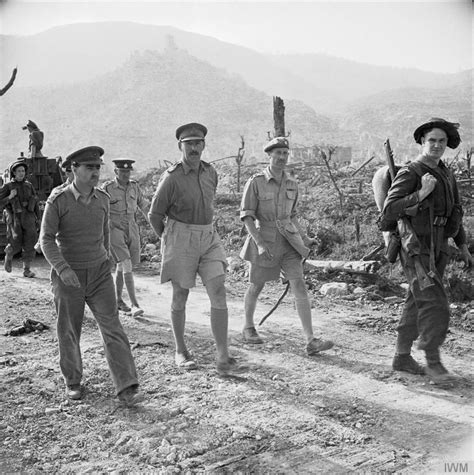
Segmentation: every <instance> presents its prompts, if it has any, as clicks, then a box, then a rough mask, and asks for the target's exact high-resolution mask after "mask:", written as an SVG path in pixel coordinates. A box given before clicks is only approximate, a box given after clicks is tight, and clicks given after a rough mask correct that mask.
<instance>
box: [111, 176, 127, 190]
mask: <svg viewBox="0 0 474 475" xmlns="http://www.w3.org/2000/svg"><path fill="white" fill-rule="evenodd" d="M129 183H130V182H128V183H127V185H128V184H129ZM127 185H121V184H120V183H119V181H118V178H117V177H115V178H114V183H113V186H114V188H120V189H122V190H125V188H127Z"/></svg>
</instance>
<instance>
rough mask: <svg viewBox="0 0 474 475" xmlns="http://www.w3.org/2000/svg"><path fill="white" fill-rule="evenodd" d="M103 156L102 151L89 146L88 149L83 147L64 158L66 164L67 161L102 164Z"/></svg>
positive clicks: (99, 148)
mask: <svg viewBox="0 0 474 475" xmlns="http://www.w3.org/2000/svg"><path fill="white" fill-rule="evenodd" d="M103 154H104V149H103V148H101V147H97V146H95V145H91V146H90V147H84V148H81V149H79V150H76V151H75V152H72V153H71V154H70V155H68V156H67V157H66V160H65V161H66V162H67V161H68V160H69V161H70V162H71V163H77V164H79V165H80V164H82V163H102V159H101V158H100V157H102V155H103Z"/></svg>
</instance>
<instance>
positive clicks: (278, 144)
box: [263, 137, 290, 152]
mask: <svg viewBox="0 0 474 475" xmlns="http://www.w3.org/2000/svg"><path fill="white" fill-rule="evenodd" d="M274 148H290V144H289V143H288V140H287V139H286V138H285V137H275V138H274V139H272V140H270V142H268V143H267V144H266V145H265V147H263V151H264V152H270V151H271V150H273V149H274Z"/></svg>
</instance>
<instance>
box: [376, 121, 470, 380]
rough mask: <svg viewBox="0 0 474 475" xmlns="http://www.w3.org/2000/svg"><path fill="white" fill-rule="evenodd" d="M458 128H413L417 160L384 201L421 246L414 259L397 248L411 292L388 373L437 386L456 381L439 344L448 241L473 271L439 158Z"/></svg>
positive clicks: (449, 179) (445, 315)
mask: <svg viewBox="0 0 474 475" xmlns="http://www.w3.org/2000/svg"><path fill="white" fill-rule="evenodd" d="M458 127H459V124H458V123H455V122H449V121H447V120H445V119H441V118H437V117H435V118H432V119H430V120H428V121H427V122H425V123H423V124H421V125H420V126H419V127H417V128H416V129H415V132H414V133H413V137H414V139H415V141H416V142H417V143H418V144H420V145H421V150H420V153H419V155H418V156H417V157H416V158H415V159H414V160H413V161H412V162H411V163H410V164H409V165H408V166H406V167H403V168H401V169H400V170H399V172H398V173H397V176H396V177H395V179H394V180H393V182H392V184H391V187H390V189H389V191H388V194H387V198H386V199H385V203H384V208H383V213H384V217H385V218H386V219H387V220H388V221H392V220H394V221H396V220H397V219H399V218H400V217H403V216H405V217H408V219H409V222H410V224H411V226H412V231H413V237H414V238H415V239H416V240H417V242H418V243H419V246H420V252H419V254H418V255H417V256H413V255H411V253H408V252H406V250H405V248H404V247H403V246H402V248H401V249H400V262H401V264H402V267H403V270H404V272H405V275H406V278H407V282H409V284H410V288H409V290H408V293H407V297H406V300H405V305H404V308H403V310H402V314H401V318H400V322H399V324H398V326H397V333H398V335H397V341H396V346H395V355H394V358H393V361H392V368H393V369H394V370H397V371H405V372H407V373H412V374H423V373H424V374H426V375H428V377H429V378H430V379H431V381H432V382H433V383H435V384H441V385H443V384H452V383H454V382H456V380H457V379H458V378H456V377H455V376H454V375H452V374H450V373H449V372H448V370H447V369H446V368H445V367H444V366H443V364H442V363H441V358H440V347H441V345H442V344H443V342H444V340H445V338H446V335H447V332H448V328H449V320H450V309H449V302H448V298H447V295H446V291H445V289H444V285H443V273H444V270H445V268H446V265H447V264H448V261H449V254H450V251H449V245H448V239H449V238H453V240H454V242H455V244H456V245H457V246H458V248H459V250H460V256H461V259H462V260H463V261H464V263H465V265H466V267H471V266H472V257H471V254H470V252H469V249H468V245H467V242H468V241H467V236H466V232H465V229H464V227H463V224H462V208H461V200H460V197H459V191H458V187H457V184H456V179H455V176H454V173H453V171H452V170H450V168H449V167H447V166H446V165H445V164H444V162H443V160H442V159H441V158H442V156H443V154H444V152H445V151H446V147H450V148H452V149H454V148H456V147H457V146H458V145H459V143H460V142H461V138H460V136H459V133H458V130H457V129H458ZM417 265H422V266H423V267H424V268H425V269H426V270H428V269H429V270H430V273H429V275H430V276H431V279H432V280H431V282H430V284H432V285H428V286H422V285H421V283H420V280H419V278H418V272H417ZM416 340H417V341H418V345H417V346H418V349H420V350H423V351H424V352H425V358H426V366H425V367H422V366H421V365H420V364H419V363H418V362H417V361H416V360H415V359H414V358H413V357H412V355H411V350H412V346H413V343H414V342H415V341H416Z"/></svg>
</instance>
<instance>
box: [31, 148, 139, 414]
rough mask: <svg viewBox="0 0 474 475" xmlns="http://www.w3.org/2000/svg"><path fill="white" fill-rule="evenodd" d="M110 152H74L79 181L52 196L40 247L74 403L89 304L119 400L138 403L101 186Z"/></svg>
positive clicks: (72, 158) (61, 359) (61, 360)
mask: <svg viewBox="0 0 474 475" xmlns="http://www.w3.org/2000/svg"><path fill="white" fill-rule="evenodd" d="M103 153H104V151H103V149H102V148H100V147H95V146H92V147H86V148H83V149H80V150H78V151H76V152H74V153H72V154H71V155H70V156H69V157H68V158H67V159H66V161H67V160H69V161H70V162H71V166H72V171H73V173H74V181H73V182H72V183H71V184H69V185H67V186H65V187H63V188H61V189H57V191H56V192H55V193H53V194H51V195H50V197H49V198H48V201H47V203H46V207H45V210H44V215H43V220H42V224H41V233H40V244H41V249H42V250H43V253H44V256H45V257H46V259H47V261H48V262H49V263H50V264H51V267H52V269H51V285H52V289H53V295H54V303H55V306H56V313H57V315H58V322H57V334H58V342H59V363H60V366H61V371H62V374H63V377H64V380H65V383H66V386H67V389H66V394H67V396H68V398H70V399H81V397H82V387H81V380H82V372H83V371H82V358H81V349H80V338H81V328H82V322H83V318H84V306H85V304H86V303H87V305H88V306H89V308H90V309H91V311H92V313H93V314H94V317H95V319H96V321H97V324H98V326H99V330H100V333H101V335H102V340H103V344H104V350H105V357H106V359H107V363H108V365H109V369H110V373H111V376H112V380H113V383H114V386H115V389H116V393H117V396H118V398H119V400H120V401H121V402H123V403H124V404H127V405H131V404H134V403H135V402H137V401H138V380H137V374H136V369H135V363H134V361H133V357H132V353H131V350H130V344H129V341H128V339H127V336H126V334H125V332H124V329H123V327H122V324H121V323H120V320H119V316H118V310H117V301H116V298H115V289H114V282H113V278H112V274H111V272H110V261H109V206H110V205H109V196H108V195H107V193H105V192H104V191H102V190H100V189H98V188H96V186H97V184H98V181H99V177H100V168H101V165H102V159H101V157H102V155H103Z"/></svg>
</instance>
